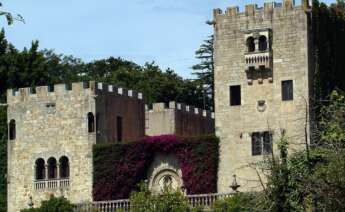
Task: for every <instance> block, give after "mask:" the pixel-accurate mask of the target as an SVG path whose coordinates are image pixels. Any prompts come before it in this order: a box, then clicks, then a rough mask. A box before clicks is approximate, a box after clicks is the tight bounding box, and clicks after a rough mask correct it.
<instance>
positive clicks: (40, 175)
mask: <svg viewBox="0 0 345 212" xmlns="http://www.w3.org/2000/svg"><path fill="white" fill-rule="evenodd" d="M35 172H36V173H35V178H36V180H44V179H45V178H46V167H45V164H44V160H43V159H42V158H39V159H37V160H36V162H35Z"/></svg>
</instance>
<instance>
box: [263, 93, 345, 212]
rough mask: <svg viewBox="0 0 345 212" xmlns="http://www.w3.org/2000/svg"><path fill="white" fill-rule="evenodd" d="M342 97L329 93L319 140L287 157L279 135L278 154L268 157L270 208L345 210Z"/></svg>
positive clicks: (267, 198)
mask: <svg viewBox="0 0 345 212" xmlns="http://www.w3.org/2000/svg"><path fill="white" fill-rule="evenodd" d="M344 99H345V98H344V96H343V95H342V94H341V92H335V91H334V92H332V94H331V97H330V102H327V104H325V105H324V106H323V107H322V109H321V114H320V117H321V118H320V120H321V122H320V124H319V125H320V126H321V127H320V135H321V136H320V139H321V141H320V142H316V144H318V145H315V146H313V148H311V149H309V150H305V151H301V152H297V153H294V154H291V155H289V157H287V146H288V145H289V142H288V141H287V140H286V139H285V138H282V140H281V142H280V144H279V145H278V149H279V152H280V154H279V157H273V158H272V159H271V160H268V161H267V163H266V165H267V167H268V170H269V171H270V174H269V175H268V177H267V179H268V184H267V187H266V189H265V192H264V193H263V195H264V199H265V201H264V202H263V203H264V204H263V205H264V207H265V208H267V209H269V210H270V211H310V210H317V211H319V210H320V211H344V210H345V204H344V203H345V198H344V195H345V187H344V184H345V171H344V167H345V162H344V161H345V146H344V143H343V142H344V137H343V134H344V130H345V116H344V111H345V110H344V106H345V104H344V103H345V102H344Z"/></svg>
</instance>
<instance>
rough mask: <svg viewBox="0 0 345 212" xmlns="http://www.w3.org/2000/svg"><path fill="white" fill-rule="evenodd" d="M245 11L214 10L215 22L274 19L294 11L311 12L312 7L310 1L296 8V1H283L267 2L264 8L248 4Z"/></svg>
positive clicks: (232, 8)
mask: <svg viewBox="0 0 345 212" xmlns="http://www.w3.org/2000/svg"><path fill="white" fill-rule="evenodd" d="M244 8H245V9H244V11H240V10H239V7H238V6H233V7H228V8H227V9H226V10H225V11H224V13H223V11H222V10H221V9H219V8H217V9H214V10H213V17H214V20H217V18H220V17H243V16H247V17H264V18H265V17H272V15H278V16H279V15H283V14H284V12H285V13H286V12H289V11H293V10H300V9H302V10H305V11H310V9H311V6H310V3H309V0H302V2H301V5H298V6H296V5H295V3H294V0H283V3H276V2H274V1H272V2H266V3H264V6H263V7H258V6H257V4H247V5H245V7H244Z"/></svg>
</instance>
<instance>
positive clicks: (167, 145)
mask: <svg viewBox="0 0 345 212" xmlns="http://www.w3.org/2000/svg"><path fill="white" fill-rule="evenodd" d="M158 152H159V153H167V154H175V155H176V157H177V159H178V161H179V163H180V167H181V170H182V179H183V183H184V186H185V188H186V190H187V193H188V194H203V193H215V192H217V171H218V139H217V138H216V137H214V136H206V137H198V138H197V137H193V138H180V137H176V136H173V135H162V136H155V137H146V138H145V139H143V140H141V141H137V142H130V143H122V144H119V143H114V144H97V145H95V146H94V154H93V157H94V162H93V163H94V179H93V181H94V184H93V198H94V200H95V201H103V200H114V199H124V198H128V197H129V194H130V192H131V191H133V190H136V189H137V184H138V183H139V182H140V181H142V180H145V179H146V177H147V176H146V174H147V169H148V168H149V166H150V164H151V163H152V161H153V159H154V156H155V153H158Z"/></svg>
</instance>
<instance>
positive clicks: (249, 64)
mask: <svg viewBox="0 0 345 212" xmlns="http://www.w3.org/2000/svg"><path fill="white" fill-rule="evenodd" d="M244 57H245V63H246V71H249V70H251V69H260V68H261V67H263V68H265V69H271V64H272V54H271V51H264V52H251V53H246V54H245V56H244Z"/></svg>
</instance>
